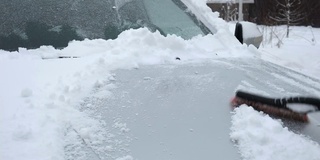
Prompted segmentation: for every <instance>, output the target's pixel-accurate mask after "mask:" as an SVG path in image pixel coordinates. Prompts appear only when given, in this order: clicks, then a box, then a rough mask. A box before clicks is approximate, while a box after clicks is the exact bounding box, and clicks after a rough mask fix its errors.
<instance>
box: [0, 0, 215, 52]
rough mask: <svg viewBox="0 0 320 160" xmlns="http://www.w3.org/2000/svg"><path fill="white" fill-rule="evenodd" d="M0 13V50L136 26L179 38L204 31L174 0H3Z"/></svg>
mask: <svg viewBox="0 0 320 160" xmlns="http://www.w3.org/2000/svg"><path fill="white" fill-rule="evenodd" d="M0 14H1V16H0V21H1V22H2V23H1V25H0V49H4V50H10V51H12V50H18V48H19V47H23V48H29V49H30V48H39V47H40V46H42V45H51V46H53V47H55V48H63V47H66V46H67V45H68V43H69V41H71V40H83V39H85V38H89V39H96V38H103V39H115V38H117V37H118V35H119V34H120V33H121V32H123V31H125V30H127V29H130V28H134V29H137V28H141V27H147V28H149V30H150V31H152V32H154V31H156V30H157V31H159V32H160V33H161V34H162V35H164V36H166V35H168V34H175V35H177V36H181V37H182V38H184V39H190V38H192V37H194V36H197V35H205V34H208V33H210V31H209V30H208V29H207V28H206V27H205V26H204V25H203V24H202V23H201V22H200V21H198V20H197V18H196V17H195V16H194V15H193V14H192V13H191V12H189V11H188V9H187V7H186V6H185V5H184V4H183V3H182V2H181V1H180V0H91V1H81V0H72V1H70V0H59V1H57V0H44V1H41V2H40V1H36V0H28V1H20V0H3V1H2V3H0Z"/></svg>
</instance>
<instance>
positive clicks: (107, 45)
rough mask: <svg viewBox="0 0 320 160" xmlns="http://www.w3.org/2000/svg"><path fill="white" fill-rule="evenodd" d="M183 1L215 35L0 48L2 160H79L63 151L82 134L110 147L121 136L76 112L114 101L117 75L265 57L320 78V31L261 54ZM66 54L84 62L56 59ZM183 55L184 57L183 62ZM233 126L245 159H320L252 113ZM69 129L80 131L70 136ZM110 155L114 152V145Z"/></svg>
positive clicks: (299, 32) (143, 33)
mask: <svg viewBox="0 0 320 160" xmlns="http://www.w3.org/2000/svg"><path fill="white" fill-rule="evenodd" d="M184 1H185V2H186V4H188V6H190V9H191V10H193V11H194V10H195V11H197V12H196V15H197V16H199V17H200V19H202V20H203V21H204V22H205V23H206V24H207V25H208V26H209V28H210V29H211V30H212V31H215V32H214V33H216V34H215V35H207V36H203V37H202V36H198V37H194V38H193V39H191V40H183V39H182V38H179V37H176V36H174V35H172V36H168V37H163V36H162V35H160V33H158V32H156V33H151V32H149V30H148V29H138V30H129V31H126V32H124V33H122V34H121V35H120V36H119V38H118V39H116V40H108V41H106V40H102V39H97V40H84V41H73V42H70V43H69V46H68V47H67V48H65V49H62V50H56V49H54V48H53V47H50V46H42V47H40V48H38V49H34V50H26V49H23V48H20V49H19V51H18V52H7V51H3V50H0V77H1V79H0V88H1V90H0V107H1V113H0V137H1V138H0V144H1V145H0V159H12V160H21V159H24V160H37V159H38V160H47V159H48V160H49V159H50V160H51V159H55V160H62V159H68V158H69V159H70V158H72V157H65V151H64V149H66V148H68V147H73V146H72V145H71V144H72V142H73V141H72V140H73V139H76V138H79V136H80V138H81V139H82V140H83V141H84V142H86V143H87V145H89V146H91V147H92V148H94V146H95V144H99V143H102V142H101V141H111V140H112V138H113V137H114V135H109V134H108V133H107V131H106V132H104V133H100V132H99V133H97V131H100V128H99V127H101V126H103V124H101V122H97V121H96V120H95V119H92V118H91V117H89V116H88V115H87V114H86V113H85V112H82V111H80V110H79V108H78V107H76V106H78V105H79V104H81V103H82V101H83V98H84V97H86V96H88V95H89V94H90V93H91V92H92V90H94V89H95V88H99V87H101V86H104V87H106V88H105V90H103V91H101V96H105V97H106V96H108V95H110V90H111V89H112V88H114V87H115V86H113V85H112V83H111V82H113V81H115V80H116V77H115V76H114V75H113V74H111V71H112V70H116V69H132V68H139V66H140V65H156V64H177V65H178V64H179V63H180V62H182V63H190V62H195V61H196V62H200V63H201V62H204V61H206V60H207V59H214V58H231V57H233V58H234V57H237V58H248V59H250V58H262V59H263V60H267V61H271V62H273V63H276V64H279V65H281V66H284V67H287V68H290V69H294V70H296V71H298V72H301V73H303V74H307V75H310V76H313V77H315V78H319V79H320V76H319V75H320V54H319V52H318V51H319V50H320V44H319V41H320V30H319V29H312V32H311V29H310V28H308V27H294V28H293V29H292V34H291V35H292V36H291V37H290V38H288V39H286V38H284V39H283V42H284V44H283V45H282V47H281V48H277V47H276V46H275V45H274V43H270V44H266V45H265V46H263V47H261V48H259V49H256V48H254V47H253V46H249V47H248V46H246V45H241V44H239V43H238V42H237V40H236V39H235V38H233V33H232V32H230V31H228V25H227V24H226V23H225V22H224V21H223V20H221V19H219V18H217V17H218V14H217V13H212V12H211V10H210V9H209V8H208V7H206V6H205V2H206V1H205V0H202V1H200V0H199V1H198V0H184ZM191 5H192V6H191ZM217 28H218V29H217ZM312 35H314V37H313V36H312ZM301 37H303V38H301ZM312 37H313V38H312ZM312 39H313V40H312ZM64 55H67V56H78V57H81V58H74V59H54V58H55V57H57V56H64ZM176 57H179V58H180V59H181V61H179V63H178V62H177V61H176V60H175V58H176ZM43 58H44V59H45V60H44V59H43ZM51 58H53V59H51ZM150 79H151V78H150V77H145V78H144V80H150ZM230 96H231V95H230ZM244 114H245V115H246V116H243V115H244ZM232 123H233V126H232V128H231V133H230V136H231V139H232V140H234V141H236V142H237V145H238V147H239V151H240V153H241V155H242V156H243V158H244V159H263V158H265V159H317V158H318V159H319V157H320V155H319V153H320V152H319V144H316V143H315V142H312V141H310V140H309V139H308V138H305V137H303V136H301V135H297V134H295V133H293V132H290V131H288V130H287V129H286V128H284V127H283V126H282V125H281V123H280V122H278V120H273V119H271V118H270V117H268V116H266V115H264V114H262V113H258V112H256V111H253V110H252V109H251V108H249V107H240V108H238V109H236V110H235V113H234V115H233V120H232ZM261 124H263V125H261ZM113 127H114V128H116V129H119V130H121V131H122V132H128V131H130V128H128V127H127V126H126V123H123V122H117V121H116V122H115V123H114V126H113ZM68 130H74V131H75V132H74V133H73V134H68V135H65V134H66V133H68V132H67V131H68ZM189 131H190V132H193V131H194V129H192V128H190V130H189ZM258 133H261V134H258ZM268 133H270V134H268ZM89 139H90V141H89ZM280 144H281V145H280ZM105 149H106V150H109V151H113V150H114V146H107V147H106V148H105ZM263 151H264V152H263ZM317 151H318V152H317ZM73 154H77V153H73ZM115 159H119V160H132V159H134V157H132V156H130V155H127V156H124V157H115Z"/></svg>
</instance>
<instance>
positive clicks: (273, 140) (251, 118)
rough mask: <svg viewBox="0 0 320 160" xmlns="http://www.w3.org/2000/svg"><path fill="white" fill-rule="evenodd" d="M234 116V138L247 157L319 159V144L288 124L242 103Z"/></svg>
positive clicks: (295, 159) (249, 159)
mask: <svg viewBox="0 0 320 160" xmlns="http://www.w3.org/2000/svg"><path fill="white" fill-rule="evenodd" d="M233 114H234V115H233V116H232V126H231V133H230V137H231V139H232V140H233V141H234V142H235V143H236V144H237V146H238V147H239V150H240V154H241V156H242V158H243V159H246V160H268V159H274V160H282V159H291V160H301V159H310V160H318V159H319V157H320V152H319V151H320V146H319V144H317V143H315V142H313V141H311V140H310V139H308V138H307V137H305V136H303V135H298V134H295V133H293V132H292V131H289V130H288V128H286V127H284V126H283V125H282V123H281V121H278V120H274V119H272V118H270V117H269V116H268V115H266V114H264V113H262V112H257V111H255V110H254V109H253V108H251V107H249V106H247V105H242V106H240V107H239V108H236V109H235V110H234V113H233Z"/></svg>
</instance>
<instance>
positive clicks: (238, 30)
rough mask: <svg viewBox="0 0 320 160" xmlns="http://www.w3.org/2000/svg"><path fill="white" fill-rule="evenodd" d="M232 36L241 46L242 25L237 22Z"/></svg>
mask: <svg viewBox="0 0 320 160" xmlns="http://www.w3.org/2000/svg"><path fill="white" fill-rule="evenodd" d="M234 36H235V37H236V38H237V39H238V40H239V42H240V43H241V44H243V28H242V24H241V23H239V22H237V24H236V29H235V31H234Z"/></svg>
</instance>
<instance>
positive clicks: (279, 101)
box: [236, 91, 320, 110]
mask: <svg viewBox="0 0 320 160" xmlns="http://www.w3.org/2000/svg"><path fill="white" fill-rule="evenodd" d="M236 97H239V98H242V99H245V100H248V101H254V102H260V103H263V104H267V105H272V106H275V107H278V108H284V109H288V108H287V104H288V103H303V104H310V105H313V106H315V107H317V108H318V110H320V99H318V98H311V97H289V98H268V97H264V96H260V95H257V94H253V93H248V92H243V91H237V93H236Z"/></svg>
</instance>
